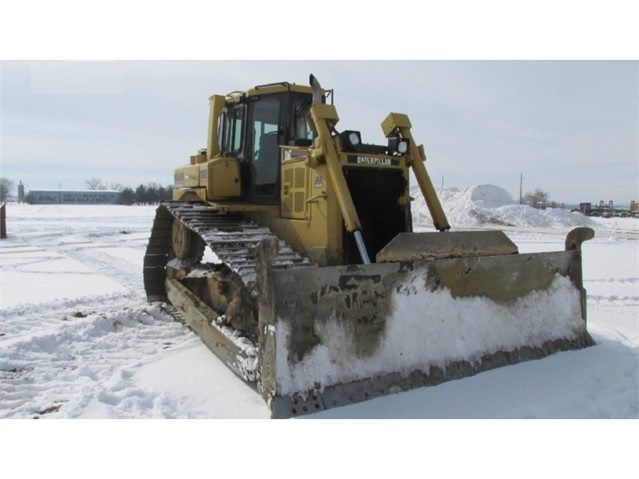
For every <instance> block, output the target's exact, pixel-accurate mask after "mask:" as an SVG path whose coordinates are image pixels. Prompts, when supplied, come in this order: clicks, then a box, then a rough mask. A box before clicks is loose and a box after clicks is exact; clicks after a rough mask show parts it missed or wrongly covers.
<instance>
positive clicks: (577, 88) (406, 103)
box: [0, 0, 639, 203]
mask: <svg viewBox="0 0 639 479" xmlns="http://www.w3.org/2000/svg"><path fill="white" fill-rule="evenodd" d="M33 3H36V4H37V7H38V8H37V9H35V10H34V9H33V8H32V6H31V4H33ZM441 3H442V2H439V3H438V4H436V5H438V6H437V7H436V8H435V9H434V8H433V4H431V3H430V2H426V3H424V4H423V8H422V11H420V12H416V13H414V14H413V12H412V11H410V10H408V9H406V8H402V9H400V11H398V12H395V14H393V12H394V10H395V8H394V7H391V6H386V7H384V8H382V9H380V10H379V11H378V10H374V7H372V6H370V7H367V10H366V11H362V10H361V9H359V8H356V6H346V5H343V4H342V3H341V2H335V1H333V0H328V2H325V3H323V4H322V5H323V7H322V8H319V7H317V6H316V7H313V6H310V5H309V6H305V7H301V6H300V4H299V2H292V1H287V0H280V1H278V2H275V4H269V5H271V7H273V8H276V7H274V5H277V6H281V5H283V6H284V7H285V6H286V5H288V6H289V7H291V6H294V7H295V8H294V9H290V10H289V11H288V13H286V14H282V15H280V14H279V13H278V16H277V17H275V18H274V17H272V16H270V17H269V15H270V14H272V10H270V8H271V7H268V8H267V7H266V6H265V5H264V4H261V3H259V2H258V3H252V2H245V1H244V0H239V1H238V2H237V3H235V4H233V8H231V10H230V11H232V12H235V13H234V14H229V15H231V17H229V18H228V19H227V21H224V22H217V21H213V20H214V19H215V18H218V17H216V15H219V14H220V13H221V12H226V10H224V9H222V10H220V9H219V8H217V7H215V6H213V5H212V6H209V7H201V5H200V4H199V3H198V2H192V1H191V0H184V1H183V2H181V3H180V5H181V6H182V7H181V8H180V9H176V8H168V7H166V6H163V7H157V6H156V7H154V9H153V10H152V11H151V10H148V9H147V8H146V7H144V5H142V6H139V4H138V3H135V4H131V3H128V2H124V3H123V2H120V1H119V0H118V1H115V2H111V3H109V8H105V9H102V10H100V13H99V15H98V16H96V15H97V13H96V12H95V11H94V10H92V9H87V7H86V6H83V5H84V4H83V3H82V2H77V1H72V0H60V2H59V4H56V6H55V8H54V7H53V6H51V4H50V3H48V2H41V3H39V2H33V1H30V0H28V1H25V2H20V3H18V4H17V6H11V7H10V8H12V9H14V10H13V11H10V12H9V13H11V14H12V15H0V140H1V141H0V167H1V172H0V176H5V177H8V178H10V179H11V180H13V181H14V182H15V183H16V184H17V183H18V181H22V182H23V183H24V184H25V185H26V186H27V190H28V189H30V188H34V189H35V188H58V187H62V188H69V189H71V188H74V189H75V188H83V187H85V181H86V180H87V179H88V178H91V177H98V178H101V179H102V180H103V181H104V182H105V183H107V184H109V183H119V184H123V185H128V186H132V187H135V186H137V185H139V184H140V183H148V182H156V183H160V184H164V185H168V184H170V183H171V181H172V176H173V169H174V168H175V167H177V166H179V165H181V164H183V163H185V162H186V161H187V159H188V156H189V155H191V154H193V153H194V152H195V151H197V150H198V149H199V148H203V147H204V146H205V144H206V127H207V121H208V97H209V96H210V95H212V94H225V93H228V92H230V91H232V90H243V89H247V88H250V87H252V86H254V85H256V84H262V83H270V82H275V81H289V82H293V83H303V84H306V82H307V81H308V75H309V73H313V74H315V75H316V76H317V78H318V79H319V80H320V82H321V83H322V86H324V87H325V88H333V89H334V90H335V105H336V107H337V110H338V113H339V115H340V118H341V120H340V122H339V124H338V125H337V127H338V129H356V130H360V131H361V132H362V136H363V140H364V141H365V142H370V143H379V142H383V141H384V138H383V135H382V132H381V129H380V123H381V121H382V120H383V119H384V117H385V116H386V115H387V114H388V113H389V112H400V113H406V114H408V115H409V117H410V118H411V121H412V124H413V135H414V137H415V139H416V141H418V142H419V143H422V144H423V145H424V148H425V150H426V153H427V156H428V162H427V168H428V170H429V172H430V174H431V177H432V179H433V183H434V184H435V185H436V186H441V185H442V184H444V185H445V186H456V187H459V188H464V187H468V186H473V185H478V184H494V185H497V186H501V187H502V188H504V189H506V190H507V191H508V192H509V193H510V194H511V195H512V196H513V198H515V199H517V198H518V196H519V186H520V175H523V189H524V193H525V192H528V191H533V190H535V189H536V188H541V189H542V190H544V191H546V192H548V193H549V195H550V197H551V199H553V200H556V201H559V202H566V203H577V202H580V201H592V202H596V201H600V200H603V201H606V202H607V201H609V200H613V201H615V202H616V203H626V202H629V201H630V200H639V180H638V172H637V163H638V138H637V135H638V133H637V132H638V130H639V128H638V120H637V117H638V114H637V111H638V104H639V99H638V93H637V90H638V88H639V86H638V85H639V79H638V71H639V62H638V61H637V59H639V47H637V45H639V31H638V30H637V28H636V15H634V14H635V13H638V14H639V6H637V4H629V3H627V2H622V1H621V0H610V1H609V2H607V3H606V5H605V8H603V7H601V6H600V5H599V4H598V3H597V2H590V1H582V2H571V1H567V2H560V3H557V2H554V1H549V0H538V1H535V2H507V1H502V0H486V2H482V3H481V8H479V7H478V4H477V3H476V2H471V1H469V0H463V1H457V0H456V1H454V2H446V3H445V5H444V6H442V5H441ZM514 4H517V7H515V6H514ZM575 6H578V7H579V8H577V9H576V8H575ZM8 8H9V7H6V6H3V7H2V9H3V10H2V12H3V13H4V12H5V11H6V10H7V9H8ZM202 8H205V9H204V10H202ZM206 8H208V9H210V10H206ZM282 8H283V7H282ZM70 9H74V10H73V11H74V12H76V14H77V15H75V16H70V15H68V12H69V11H72V10H70ZM34 11H37V12H38V13H39V14H38V15H34V14H33V13H34ZM65 12H67V13H65ZM400 13H401V15H400ZM56 17H57V18H56ZM76 17H77V18H78V19H82V20H84V21H78V20H77V19H76ZM269 18H270V19H271V20H270V21H269V20H268V19H269ZM633 18H634V20H633ZM196 19H200V21H199V22H198V21H195V20H196ZM207 19H208V20H207ZM311 19H315V21H317V22H318V23H312V22H311V21H310V20H311ZM20 20H22V23H21V21H20ZM98 20H99V21H98ZM209 20H210V21H209ZM274 20H276V21H274ZM25 27H27V29H26V30H25ZM274 27H278V28H274ZM25 31H28V32H30V33H29V35H24V32H25ZM265 33H268V35H265ZM16 38H19V39H20V41H19V42H17V41H15V39H16ZM633 45H634V46H633ZM265 58H268V59H273V60H266V59H265ZM353 58H356V59H357V60H352V59H353ZM169 59H171V60H169ZM191 59H193V60H191ZM617 59H619V60H617Z"/></svg>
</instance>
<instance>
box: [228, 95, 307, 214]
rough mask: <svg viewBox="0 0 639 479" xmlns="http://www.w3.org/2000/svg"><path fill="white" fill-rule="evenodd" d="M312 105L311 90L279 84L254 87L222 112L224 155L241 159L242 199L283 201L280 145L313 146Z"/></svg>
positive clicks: (262, 202)
mask: <svg viewBox="0 0 639 479" xmlns="http://www.w3.org/2000/svg"><path fill="white" fill-rule="evenodd" d="M295 87H297V88H295ZM262 90H263V91H264V93H262ZM298 90H309V91H308V92H306V91H298ZM311 103H312V92H311V91H310V89H308V88H304V87H299V86H296V85H290V84H288V83H278V84H272V85H264V86H261V87H255V88H254V89H253V90H250V91H249V92H248V95H243V96H242V98H241V100H240V101H239V102H238V103H235V104H232V105H230V106H228V107H227V108H226V109H225V111H224V112H222V117H221V118H220V120H221V121H220V122H219V124H218V127H219V130H218V135H219V136H218V137H219V138H220V140H221V141H220V147H221V153H222V154H223V155H224V156H231V157H235V158H237V159H238V160H240V169H241V177H242V191H243V197H244V198H245V199H247V200H248V201H250V202H252V203H257V204H279V202H280V145H294V146H310V145H311V144H312V142H313V131H312V130H311V127H310V125H309V123H308V119H307V115H308V111H309V109H310V107H311Z"/></svg>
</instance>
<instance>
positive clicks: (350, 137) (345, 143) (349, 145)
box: [339, 130, 362, 150]
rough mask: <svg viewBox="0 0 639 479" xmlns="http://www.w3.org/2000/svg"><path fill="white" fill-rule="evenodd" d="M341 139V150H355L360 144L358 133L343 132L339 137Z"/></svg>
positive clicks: (352, 131) (351, 131)
mask: <svg viewBox="0 0 639 479" xmlns="http://www.w3.org/2000/svg"><path fill="white" fill-rule="evenodd" d="M339 136H340V137H341V139H342V148H344V149H346V150H356V149H357V148H358V147H359V146H360V145H361V144H362V136H361V134H360V132H359V131H354V130H345V131H343V132H342V133H340V135H339Z"/></svg>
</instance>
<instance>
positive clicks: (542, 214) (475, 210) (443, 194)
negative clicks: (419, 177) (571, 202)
mask: <svg viewBox="0 0 639 479" xmlns="http://www.w3.org/2000/svg"><path fill="white" fill-rule="evenodd" d="M436 192H437V196H438V197H439V200H440V201H441V203H442V207H443V209H444V212H445V213H446V217H447V218H448V222H449V224H450V226H451V227H452V228H459V227H478V226H488V227H493V226H498V227H502V226H506V227H508V226H511V227H522V228H559V229H567V228H574V227H576V226H593V225H595V223H594V222H593V221H592V220H591V219H590V218H588V217H586V216H584V215H582V214H581V213H573V212H570V211H569V210H562V209H557V208H548V209H545V210H538V209H535V208H532V207H530V206H527V205H520V204H517V203H516V202H515V201H514V200H513V199H512V197H511V196H510V194H508V192H507V191H506V190H504V189H503V188H500V187H499V186H494V185H479V186H472V187H470V188H465V189H461V190H460V189H459V188H437V189H436ZM411 196H413V198H415V201H414V202H413V204H412V205H411V208H412V212H413V222H414V223H415V224H416V225H430V224H432V220H431V216H430V212H429V211H428V207H427V206H426V202H425V200H424V197H423V196H422V194H421V191H420V190H419V187H418V186H414V187H413V188H412V190H411Z"/></svg>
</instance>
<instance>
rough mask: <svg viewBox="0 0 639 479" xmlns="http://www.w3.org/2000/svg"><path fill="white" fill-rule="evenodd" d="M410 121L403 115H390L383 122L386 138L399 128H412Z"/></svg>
mask: <svg viewBox="0 0 639 479" xmlns="http://www.w3.org/2000/svg"><path fill="white" fill-rule="evenodd" d="M411 126H412V125H411V124H410V120H409V119H408V116H407V115H404V114H403V113H389V114H388V116H387V117H386V118H385V119H384V121H383V122H382V131H383V132H384V136H385V137H387V138H388V137H389V136H390V135H391V134H392V133H394V132H395V130H397V129H398V128H410V127H411Z"/></svg>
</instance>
